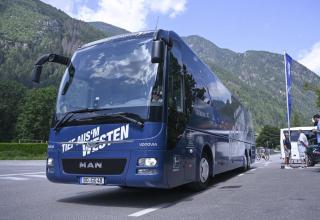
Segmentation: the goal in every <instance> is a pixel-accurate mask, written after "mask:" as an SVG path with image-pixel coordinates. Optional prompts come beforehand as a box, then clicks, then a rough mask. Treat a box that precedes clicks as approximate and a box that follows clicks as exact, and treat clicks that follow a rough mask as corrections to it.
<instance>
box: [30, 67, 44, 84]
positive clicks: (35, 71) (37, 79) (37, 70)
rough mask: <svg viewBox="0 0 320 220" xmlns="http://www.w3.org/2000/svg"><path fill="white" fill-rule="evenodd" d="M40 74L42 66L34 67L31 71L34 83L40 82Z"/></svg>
mask: <svg viewBox="0 0 320 220" xmlns="http://www.w3.org/2000/svg"><path fill="white" fill-rule="evenodd" d="M41 72H42V65H34V67H33V71H32V81H33V82H35V83H39V82H40V76H41Z"/></svg>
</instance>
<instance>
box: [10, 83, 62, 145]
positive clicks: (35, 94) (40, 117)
mask: <svg viewBox="0 0 320 220" xmlns="http://www.w3.org/2000/svg"><path fill="white" fill-rule="evenodd" d="M55 100H56V88H54V87H46V88H40V89H32V90H30V91H28V93H27V95H26V97H25V99H24V105H23V106H22V108H21V114H20V115H19V117H18V121H17V126H16V133H17V138H19V139H34V140H48V134H49V129H50V123H51V120H52V115H53V112H54V106H55Z"/></svg>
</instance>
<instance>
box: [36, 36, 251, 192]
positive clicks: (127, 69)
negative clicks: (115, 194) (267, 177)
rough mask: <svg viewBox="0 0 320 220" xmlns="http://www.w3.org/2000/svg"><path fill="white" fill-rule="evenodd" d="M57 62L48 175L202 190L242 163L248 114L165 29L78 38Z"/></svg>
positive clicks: (47, 58) (51, 57) (247, 155)
mask: <svg viewBox="0 0 320 220" xmlns="http://www.w3.org/2000/svg"><path fill="white" fill-rule="evenodd" d="M46 62H54V63H58V64H62V65H66V67H67V68H66V71H65V73H64V75H63V78H62V81H61V85H60V89H59V92H58V98H57V103H56V112H55V114H54V118H53V122H52V126H51V129H50V135H49V142H48V153H47V156H48V158H47V167H46V173H47V178H48V179H49V180H50V181H52V182H59V183H75V184H94V185H118V186H123V187H154V188H173V187H176V186H179V185H183V184H189V185H190V187H192V188H194V189H196V190H201V189H204V188H206V187H207V185H208V182H209V180H210V178H211V177H213V176H214V175H216V174H219V173H222V172H225V171H229V170H233V169H236V168H242V169H243V170H247V169H249V168H250V165H251V163H252V162H254V158H255V153H254V152H255V143H254V131H253V127H252V122H251V116H250V113H249V112H248V111H247V110H246V109H245V108H244V107H243V106H242V105H241V104H240V102H239V101H238V100H237V98H235V97H234V96H233V95H232V94H231V92H230V91H229V90H228V89H227V88H226V87H225V86H224V85H223V83H222V82H221V81H220V80H219V79H218V77H217V76H216V75H215V74H214V73H213V72H212V71H211V70H210V69H209V68H208V67H207V66H206V65H205V64H204V63H203V62H202V61H201V60H200V59H199V57H198V56H197V55H196V54H195V53H194V52H193V51H192V50H191V49H190V48H189V47H188V46H187V45H186V44H185V43H184V41H183V40H182V39H181V38H180V37H179V36H178V35H177V34H176V33H174V32H172V31H165V30H157V31H153V32H142V33H133V34H126V35H120V36H116V37H111V38H107V39H103V40H99V41H95V42H92V43H89V44H86V45H84V46H82V47H81V48H79V49H78V50H77V51H76V52H75V53H74V55H73V56H72V58H71V59H70V58H68V57H64V56H61V55H57V54H46V55H44V56H42V57H40V58H39V59H38V60H37V61H36V63H35V66H34V70H33V81H34V82H39V80H40V75H41V71H42V66H43V64H45V63H46Z"/></svg>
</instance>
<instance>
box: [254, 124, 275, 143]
mask: <svg viewBox="0 0 320 220" xmlns="http://www.w3.org/2000/svg"><path fill="white" fill-rule="evenodd" d="M256 143H257V146H258V147H269V148H275V147H276V146H278V145H279V144H280V129H279V128H277V127H272V126H269V125H266V126H264V127H263V128H262V130H261V132H260V134H259V136H258V137H257V139H256Z"/></svg>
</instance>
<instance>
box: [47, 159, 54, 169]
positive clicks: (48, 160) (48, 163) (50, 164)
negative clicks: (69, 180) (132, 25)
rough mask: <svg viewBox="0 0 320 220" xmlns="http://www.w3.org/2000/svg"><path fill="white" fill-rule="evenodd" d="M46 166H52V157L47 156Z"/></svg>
mask: <svg viewBox="0 0 320 220" xmlns="http://www.w3.org/2000/svg"><path fill="white" fill-rule="evenodd" d="M47 166H48V167H53V158H51V157H48V159H47Z"/></svg>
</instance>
